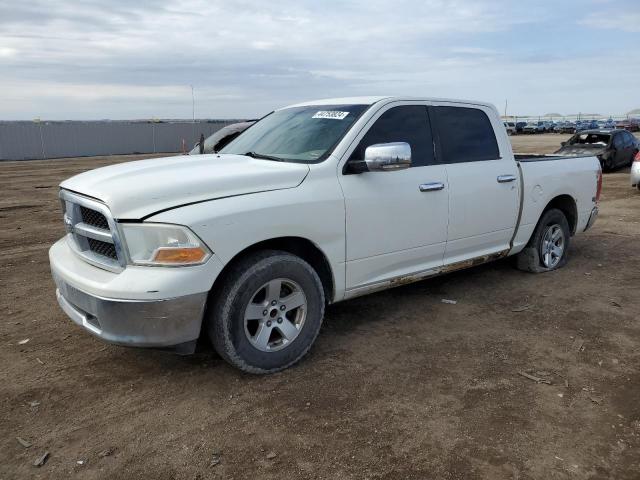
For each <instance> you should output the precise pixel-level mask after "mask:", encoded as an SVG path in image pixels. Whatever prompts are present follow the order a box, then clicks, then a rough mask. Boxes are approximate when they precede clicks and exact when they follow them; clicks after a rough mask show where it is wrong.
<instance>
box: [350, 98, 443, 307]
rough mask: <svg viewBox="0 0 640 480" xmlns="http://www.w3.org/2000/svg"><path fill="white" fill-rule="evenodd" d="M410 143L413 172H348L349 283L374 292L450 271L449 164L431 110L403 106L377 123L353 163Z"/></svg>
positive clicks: (361, 140) (387, 110)
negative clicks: (382, 146)
mask: <svg viewBox="0 0 640 480" xmlns="http://www.w3.org/2000/svg"><path fill="white" fill-rule="evenodd" d="M390 142H407V143H409V145H410V146H411V161H412V166H411V168H408V169H406V170H399V171H390V172H364V173H358V174H349V173H343V174H341V175H340V183H341V185H342V190H343V192H344V197H345V208H346V241H347V244H346V261H347V264H346V285H347V295H349V293H350V292H349V290H351V291H352V292H353V291H354V290H358V289H362V288H368V287H370V286H375V284H377V283H380V282H384V281H385V280H389V279H392V278H401V277H403V276H407V275H411V274H416V273H422V272H426V271H429V270H431V269H435V268H438V267H440V266H441V265H442V258H443V254H444V249H445V244H446V236H447V214H448V195H449V189H448V182H447V174H446V168H445V166H444V165H437V164H435V160H434V144H433V137H432V134H431V125H430V121H429V113H428V111H427V106H426V104H415V103H408V102H395V103H393V104H390V105H386V106H385V107H383V108H382V109H381V110H380V111H379V112H377V114H376V115H375V116H374V117H372V119H371V121H370V122H369V123H368V125H367V127H366V128H365V129H363V132H362V133H361V134H360V135H359V136H358V138H356V141H355V142H354V143H355V144H356V145H357V146H356V147H355V148H354V150H353V151H352V152H351V153H349V152H347V155H349V160H362V159H363V158H364V151H365V149H366V148H367V147H368V146H370V145H374V144H378V143H390Z"/></svg>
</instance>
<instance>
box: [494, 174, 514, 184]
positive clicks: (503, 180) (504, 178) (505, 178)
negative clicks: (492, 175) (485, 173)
mask: <svg viewBox="0 0 640 480" xmlns="http://www.w3.org/2000/svg"><path fill="white" fill-rule="evenodd" d="M515 179H516V176H515V175H498V183H507V182H513V181H514V180H515Z"/></svg>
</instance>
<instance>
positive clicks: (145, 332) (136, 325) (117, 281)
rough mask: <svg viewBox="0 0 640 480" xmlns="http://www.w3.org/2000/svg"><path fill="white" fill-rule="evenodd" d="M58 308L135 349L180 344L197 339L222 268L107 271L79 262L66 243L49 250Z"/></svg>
mask: <svg viewBox="0 0 640 480" xmlns="http://www.w3.org/2000/svg"><path fill="white" fill-rule="evenodd" d="M49 261H50V264H51V272H52V275H53V279H54V281H55V284H56V296H57V299H58V303H59V304H60V307H61V308H62V310H63V311H64V312H65V313H66V314H67V315H68V316H69V318H71V320H73V321H74V322H75V323H76V324H78V325H80V326H81V327H83V328H84V329H85V330H87V331H88V332H89V333H91V334H93V335H95V336H97V337H99V338H101V339H103V340H105V341H107V342H111V343H116V344H119V345H127V346H134V347H156V348H169V347H176V346H180V348H179V350H183V351H184V353H188V350H189V348H190V347H189V345H191V344H193V345H195V340H197V339H198V337H199V335H200V328H201V325H202V319H203V316H204V309H205V305H206V301H207V296H208V292H209V290H210V289H211V285H212V283H213V281H214V280H215V278H216V277H217V275H218V274H219V273H220V271H221V269H222V265H221V264H220V262H219V260H218V259H217V258H216V257H212V258H211V259H209V261H208V262H207V263H206V264H204V265H200V266H193V267H184V268H179V267H178V268H162V267H127V268H125V269H124V270H123V271H122V272H119V273H114V272H109V271H106V270H103V269H100V268H98V267H95V266H93V265H90V264H89V263H87V262H85V261H84V260H82V259H81V258H80V257H79V256H78V255H76V254H75V253H74V252H73V251H72V250H71V249H70V247H69V246H68V244H67V242H66V240H65V239H61V240H60V241H58V242H56V243H55V244H54V245H53V246H52V247H51V249H50V250H49Z"/></svg>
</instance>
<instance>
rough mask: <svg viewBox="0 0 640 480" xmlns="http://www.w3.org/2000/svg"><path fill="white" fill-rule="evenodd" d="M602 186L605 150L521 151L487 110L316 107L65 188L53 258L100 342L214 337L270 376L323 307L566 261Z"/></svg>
mask: <svg viewBox="0 0 640 480" xmlns="http://www.w3.org/2000/svg"><path fill="white" fill-rule="evenodd" d="M430 119H432V120H430ZM431 121H433V123H431ZM601 186H602V174H601V170H600V165H599V163H598V159H597V158H596V157H594V156H590V157H588V156H585V157H581V158H574V157H571V158H563V157H560V156H545V155H514V154H513V152H512V149H511V142H510V141H509V137H508V136H507V133H506V131H505V129H504V126H503V125H502V121H501V119H500V116H499V113H498V111H497V110H496V108H495V107H494V106H492V105H490V104H486V103H477V102H466V101H455V100H447V101H440V100H437V99H429V98H407V97H359V98H341V99H331V100H319V101H312V102H305V103H300V104H297V105H291V106H289V107H285V108H281V109H278V110H276V111H274V112H272V113H271V114H269V115H267V116H266V117H264V118H263V119H261V120H260V121H258V122H257V123H256V124H255V125H253V126H252V127H251V128H249V129H248V130H247V131H245V132H244V133H243V134H242V135H240V136H239V137H238V138H237V139H236V140H234V141H233V142H231V143H230V144H228V145H227V146H226V147H225V148H223V149H222V151H221V152H219V154H218V157H217V158H216V161H211V157H209V156H203V155H201V156H198V155H195V156H192V157H188V158H187V159H185V158H183V157H175V156H173V157H168V158H154V159H150V160H142V161H137V162H128V163H120V164H116V165H111V166H108V167H103V168H99V169H96V170H92V171H89V172H85V173H81V174H80V175H76V176H75V177H73V178H70V179H68V180H65V181H64V182H62V184H61V189H60V198H61V200H62V205H63V220H64V225H65V228H66V231H67V234H66V235H65V237H64V238H61V239H60V240H59V241H57V242H56V243H55V244H54V245H53V246H52V247H51V249H50V250H49V259H50V263H51V271H52V274H53V278H54V280H55V283H56V286H57V290H56V296H57V299H58V303H59V304H60V307H61V308H62V309H63V310H64V312H66V314H67V315H68V316H69V317H70V318H71V320H72V321H74V322H75V323H76V324H78V325H79V326H80V327H81V328H83V329H85V330H86V331H87V332H88V333H91V334H93V335H95V336H97V337H98V338H101V339H103V340H105V341H109V342H113V343H118V344H125V345H130V346H147V347H163V348H169V347H174V348H178V349H179V351H181V352H182V353H190V352H193V349H194V348H195V344H196V341H197V339H198V338H199V337H200V335H201V333H202V335H208V336H209V338H210V339H211V343H212V344H213V346H214V348H215V349H216V351H217V352H218V353H219V354H220V356H221V357H222V358H223V359H225V360H226V361H228V362H229V363H230V364H232V365H234V366H235V367H237V368H240V369H242V370H244V371H247V372H251V373H271V372H276V371H279V370H282V369H284V368H287V367H289V366H290V365H293V364H294V363H296V362H297V361H298V360H300V359H301V358H302V357H303V356H304V355H305V354H306V353H307V352H308V351H309V349H310V348H311V346H312V344H313V343H314V341H315V340H316V337H317V336H318V333H319V331H320V327H321V325H322V320H323V316H324V312H325V307H326V305H327V304H331V303H335V302H340V301H342V300H346V299H350V298H354V297H357V296H360V295H365V294H368V293H371V292H375V291H379V290H384V289H387V288H391V287H395V286H399V285H404V284H407V283H410V282H414V281H418V280H421V279H424V278H427V277H431V276H434V275H439V274H445V273H447V272H451V271H454V270H459V269H463V268H467V267H471V266H474V265H478V264H482V263H485V262H488V261H491V260H496V259H499V258H503V257H506V256H511V255H516V256H517V265H518V268H520V269H522V270H524V271H527V272H532V273H541V272H548V271H552V270H555V269H558V268H561V267H562V266H564V265H565V264H566V262H567V259H568V255H567V253H568V251H569V249H570V245H571V241H572V237H573V236H574V235H576V234H578V233H581V232H584V231H585V230H587V229H588V228H589V227H591V225H592V224H593V222H594V221H595V220H596V218H597V215H598V202H599V198H600V191H601ZM168 267H171V268H168ZM554 279H555V280H554ZM548 281H549V282H552V283H553V282H555V281H558V282H560V283H562V282H563V281H564V280H563V277H549V279H548ZM504 288H505V291H508V289H509V286H508V285H507V284H505V286H504ZM558 288H559V287H558ZM512 297H513V299H514V301H516V300H517V295H515V294H514V295H513V296H512ZM396 308H402V305H397V306H396Z"/></svg>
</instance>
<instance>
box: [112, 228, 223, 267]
mask: <svg viewBox="0 0 640 480" xmlns="http://www.w3.org/2000/svg"><path fill="white" fill-rule="evenodd" d="M120 228H121V229H122V234H123V236H124V240H125V244H126V247H127V251H128V253H129V260H130V262H131V263H132V264H134V265H157V266H183V265H200V264H202V263H204V262H206V261H207V260H208V259H209V257H210V256H211V251H210V250H209V248H207V246H206V245H205V244H204V242H202V240H200V239H199V238H198V237H197V236H196V234H195V233H193V232H192V231H191V230H189V229H188V228H187V227H182V226H180V225H168V224H162V223H121V224H120Z"/></svg>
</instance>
